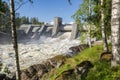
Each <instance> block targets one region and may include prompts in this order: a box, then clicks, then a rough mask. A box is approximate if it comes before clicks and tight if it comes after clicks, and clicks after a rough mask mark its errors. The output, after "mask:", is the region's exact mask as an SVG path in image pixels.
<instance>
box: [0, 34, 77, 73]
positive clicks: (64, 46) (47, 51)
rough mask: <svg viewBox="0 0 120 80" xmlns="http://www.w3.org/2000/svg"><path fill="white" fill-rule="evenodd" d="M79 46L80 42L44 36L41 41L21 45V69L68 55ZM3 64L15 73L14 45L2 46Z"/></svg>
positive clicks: (0, 54) (0, 49) (0, 47)
mask: <svg viewBox="0 0 120 80" xmlns="http://www.w3.org/2000/svg"><path fill="white" fill-rule="evenodd" d="M75 45H79V40H69V39H68V38H64V39H63V38H62V39H61V37H59V38H50V37H45V36H42V37H41V38H40V39H39V40H31V41H29V42H26V43H25V44H23V43H20V44H19V58H20V66H21V69H24V68H26V67H28V66H30V65H33V64H38V63H41V62H42V61H44V60H46V59H48V58H51V57H53V56H56V55H59V54H63V55H64V54H67V53H68V50H69V47H71V46H75ZM0 56H1V61H2V63H4V64H6V66H8V67H9V69H10V70H11V71H15V58H14V50H13V47H12V45H11V44H10V45H8V44H7V45H0Z"/></svg>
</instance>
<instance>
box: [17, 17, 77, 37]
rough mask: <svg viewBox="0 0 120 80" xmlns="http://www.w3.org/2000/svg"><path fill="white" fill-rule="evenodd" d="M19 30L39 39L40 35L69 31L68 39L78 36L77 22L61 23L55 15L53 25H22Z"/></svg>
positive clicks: (53, 35)
mask: <svg viewBox="0 0 120 80" xmlns="http://www.w3.org/2000/svg"><path fill="white" fill-rule="evenodd" d="M19 30H23V31H25V33H26V35H27V36H28V37H29V38H31V39H39V38H40V36H41V35H45V36H48V37H50V36H51V37H57V36H60V35H62V34H65V33H67V32H70V33H71V35H70V39H76V38H77V37H78V36H77V34H78V26H77V24H72V25H71V24H65V25H62V18H60V17H55V18H54V25H48V24H47V25H43V26H39V25H22V26H21V27H20V29H19Z"/></svg>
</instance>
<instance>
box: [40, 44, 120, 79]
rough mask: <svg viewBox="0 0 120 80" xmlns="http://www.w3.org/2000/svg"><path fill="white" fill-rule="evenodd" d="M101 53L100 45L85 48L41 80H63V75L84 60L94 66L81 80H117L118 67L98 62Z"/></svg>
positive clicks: (119, 69)
mask: <svg viewBox="0 0 120 80" xmlns="http://www.w3.org/2000/svg"><path fill="white" fill-rule="evenodd" d="M102 52H103V47H102V45H95V46H94V47H92V48H91V49H90V48H87V49H85V50H84V51H82V52H80V53H79V54H77V55H75V56H73V57H71V58H68V59H66V61H65V64H64V65H62V66H61V67H60V68H55V69H53V70H51V71H50V72H49V73H47V74H46V76H45V77H44V79H42V80H47V79H48V80H63V79H62V78H64V76H65V75H67V74H69V73H67V72H66V71H69V70H71V69H74V68H75V66H76V65H78V64H79V63H81V62H82V61H86V60H88V61H90V62H92V63H93V65H94V68H92V69H91V70H90V71H89V73H88V76H87V77H85V78H83V79H82V80H115V79H118V78H119V76H120V67H118V68H114V69H112V68H111V64H110V62H100V60H99V59H100V58H99V57H100V55H101V53H102ZM56 58H57V57H56ZM57 59H58V58H57ZM58 60H59V59H58ZM64 72H65V73H64ZM63 73H64V74H63ZM76 76H77V75H75V74H73V75H70V76H68V78H67V79H64V80H74V79H75V77H76ZM73 78H74V79H73ZM76 80H77V79H76Z"/></svg>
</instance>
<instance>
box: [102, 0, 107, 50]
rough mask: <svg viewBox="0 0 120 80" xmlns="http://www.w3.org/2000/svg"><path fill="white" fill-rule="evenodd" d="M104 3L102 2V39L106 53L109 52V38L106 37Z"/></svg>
mask: <svg viewBox="0 0 120 80" xmlns="http://www.w3.org/2000/svg"><path fill="white" fill-rule="evenodd" d="M103 2H104V0H101V6H102V8H101V34H102V39H103V48H104V51H106V52H107V51H108V43H107V36H106V32H105V31H106V30H105V29H106V28H105V24H104V12H103V11H104V8H103Z"/></svg>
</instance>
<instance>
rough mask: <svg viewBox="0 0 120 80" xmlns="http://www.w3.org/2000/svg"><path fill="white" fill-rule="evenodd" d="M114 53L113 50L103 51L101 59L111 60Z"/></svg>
mask: <svg viewBox="0 0 120 80" xmlns="http://www.w3.org/2000/svg"><path fill="white" fill-rule="evenodd" d="M111 59H112V53H111V52H103V53H102V54H101V55H100V61H111Z"/></svg>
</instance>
